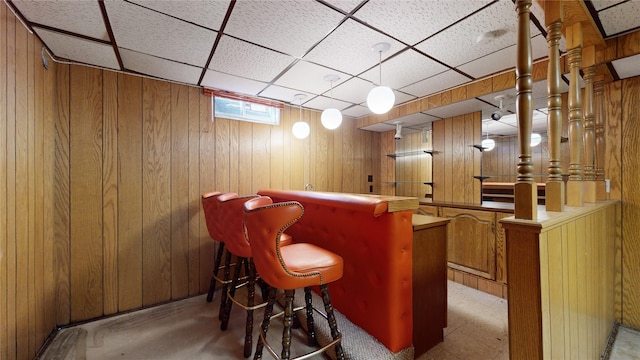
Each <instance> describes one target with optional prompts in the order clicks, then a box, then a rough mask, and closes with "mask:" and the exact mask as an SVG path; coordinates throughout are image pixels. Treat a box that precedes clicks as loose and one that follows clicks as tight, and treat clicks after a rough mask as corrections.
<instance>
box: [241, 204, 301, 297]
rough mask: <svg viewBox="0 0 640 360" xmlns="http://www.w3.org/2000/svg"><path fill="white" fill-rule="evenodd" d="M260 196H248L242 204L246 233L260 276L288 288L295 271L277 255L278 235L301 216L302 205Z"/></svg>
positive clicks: (280, 286) (278, 251)
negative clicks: (249, 198) (291, 270)
mask: <svg viewBox="0 0 640 360" xmlns="http://www.w3.org/2000/svg"><path fill="white" fill-rule="evenodd" d="M261 199H262V198H256V199H252V200H249V201H247V202H246V203H245V205H244V224H245V236H246V237H247V239H248V241H249V243H250V244H251V248H252V252H253V262H254V264H255V266H256V270H257V271H258V273H259V274H260V276H261V277H262V278H263V279H264V280H265V281H266V282H267V283H268V284H269V285H271V286H273V287H276V288H280V289H287V288H290V287H289V286H290V284H289V281H288V279H290V278H291V277H292V276H294V275H293V274H292V273H291V272H289V271H288V269H287V268H286V266H285V264H284V262H283V260H282V257H281V255H280V237H281V235H282V233H284V231H285V230H286V229H287V228H288V227H290V226H291V225H293V224H294V223H295V222H296V221H298V220H299V219H300V218H302V215H303V214H304V209H303V207H302V205H301V204H300V203H299V202H297V201H288V202H279V203H272V204H265V202H266V201H265V200H261ZM260 204H262V205H260Z"/></svg>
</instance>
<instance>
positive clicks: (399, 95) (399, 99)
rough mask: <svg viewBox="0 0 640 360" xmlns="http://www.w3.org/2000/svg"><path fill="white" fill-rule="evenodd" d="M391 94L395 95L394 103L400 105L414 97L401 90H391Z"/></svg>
mask: <svg viewBox="0 0 640 360" xmlns="http://www.w3.org/2000/svg"><path fill="white" fill-rule="evenodd" d="M393 94H394V95H395V96H396V102H395V104H394V106H395V105H400V104H402V103H406V102H407V101H411V100H415V99H416V97H415V96H413V95H409V94H405V93H403V92H400V91H396V90H394V91H393Z"/></svg>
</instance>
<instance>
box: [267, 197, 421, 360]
mask: <svg viewBox="0 0 640 360" xmlns="http://www.w3.org/2000/svg"><path fill="white" fill-rule="evenodd" d="M258 194H260V195H262V196H269V197H271V198H272V200H273V201H274V202H283V201H297V202H299V203H300V204H301V205H302V206H303V207H304V216H303V217H302V218H301V219H300V220H299V221H297V222H295V223H293V224H292V225H291V226H289V227H288V228H287V233H289V234H291V236H293V237H294V238H295V240H296V242H304V243H310V244H314V245H316V246H319V247H321V248H323V249H327V250H329V251H331V252H333V253H336V254H339V255H340V256H341V257H342V258H343V259H344V270H343V275H342V278H341V279H340V280H338V281H335V282H334V283H332V284H331V299H332V302H333V305H334V306H335V307H336V309H337V310H338V311H340V313H342V314H344V315H345V316H346V317H347V318H348V319H349V320H350V321H352V322H353V323H354V324H356V325H358V326H359V327H361V328H362V329H364V330H365V331H367V332H368V333H369V334H371V335H372V336H374V337H375V338H376V339H378V340H379V341H380V342H381V343H382V344H384V345H385V346H386V347H387V348H388V349H389V350H391V351H392V352H394V353H395V352H399V351H401V350H403V349H405V348H407V347H410V346H411V345H412V343H413V309H412V306H413V305H412V247H413V228H412V226H411V216H412V212H411V211H410V210H405V211H397V212H388V211H387V204H386V203H385V202H383V201H381V200H379V199H378V198H375V197H367V196H359V195H349V194H340V193H322V192H315V191H288V190H272V189H268V190H260V191H258ZM371 314H376V316H371Z"/></svg>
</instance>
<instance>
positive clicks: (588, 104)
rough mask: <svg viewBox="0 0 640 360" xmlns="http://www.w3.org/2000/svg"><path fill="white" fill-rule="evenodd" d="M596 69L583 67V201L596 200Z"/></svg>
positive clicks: (590, 201)
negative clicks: (594, 83)
mask: <svg viewBox="0 0 640 360" xmlns="http://www.w3.org/2000/svg"><path fill="white" fill-rule="evenodd" d="M595 75H596V70H595V68H594V67H593V66H589V67H588V68H586V69H584V182H583V189H584V201H585V202H589V203H593V202H596V182H595V180H596V170H595V160H594V153H595V148H596V142H595V137H596V132H595V124H594V110H593V100H594V96H593V79H594V77H595Z"/></svg>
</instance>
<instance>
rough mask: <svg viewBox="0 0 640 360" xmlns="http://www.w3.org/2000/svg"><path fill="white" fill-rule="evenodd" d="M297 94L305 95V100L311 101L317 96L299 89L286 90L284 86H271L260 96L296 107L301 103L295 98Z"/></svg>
mask: <svg viewBox="0 0 640 360" xmlns="http://www.w3.org/2000/svg"><path fill="white" fill-rule="evenodd" d="M296 94H304V95H305V96H306V97H305V99H304V100H309V99H311V98H313V97H315V96H316V95H315V94H312V93H308V92H304V91H300V90H297V89H291V88H286V87H282V86H276V85H270V86H269V87H267V88H266V89H264V90H263V91H262V92H260V96H262V97H266V98H269V99H275V100H280V101H283V102H287V103H295V105H298V104H299V102H300V101H299V100H298V99H296V97H295V95H296ZM304 100H303V103H304Z"/></svg>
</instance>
